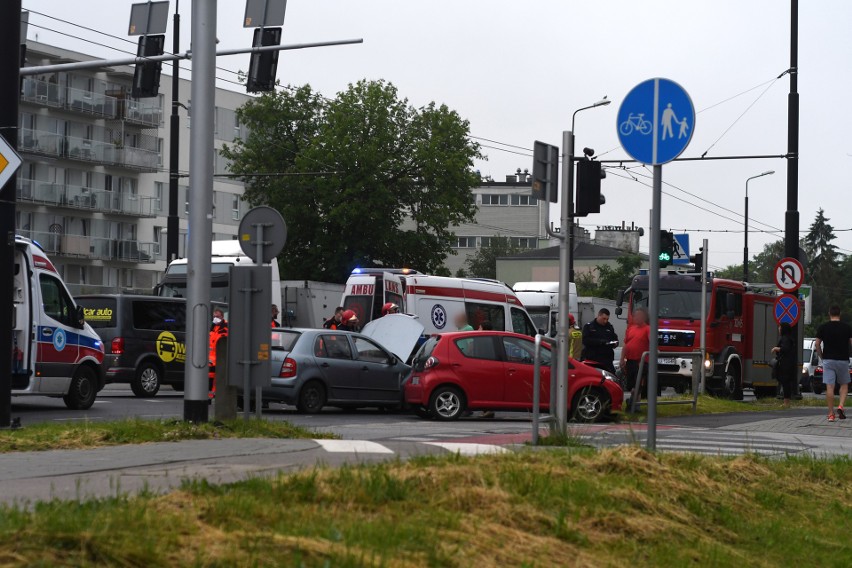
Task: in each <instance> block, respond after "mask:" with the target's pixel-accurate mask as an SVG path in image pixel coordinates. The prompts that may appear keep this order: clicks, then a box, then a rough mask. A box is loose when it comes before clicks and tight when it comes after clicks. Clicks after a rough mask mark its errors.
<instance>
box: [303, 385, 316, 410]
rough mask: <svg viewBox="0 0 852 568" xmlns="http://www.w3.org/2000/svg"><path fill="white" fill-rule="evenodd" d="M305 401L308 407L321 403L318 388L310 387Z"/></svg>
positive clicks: (314, 406)
mask: <svg viewBox="0 0 852 568" xmlns="http://www.w3.org/2000/svg"><path fill="white" fill-rule="evenodd" d="M305 402H306V403H307V404H306V405H305V406H307V407H308V408H316V406H317V404H319V392H317V389H308V391H307V392H306V393H305Z"/></svg>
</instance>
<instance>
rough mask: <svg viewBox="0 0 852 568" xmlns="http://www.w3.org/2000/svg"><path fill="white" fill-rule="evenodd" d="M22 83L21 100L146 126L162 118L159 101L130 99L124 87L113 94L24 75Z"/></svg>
mask: <svg viewBox="0 0 852 568" xmlns="http://www.w3.org/2000/svg"><path fill="white" fill-rule="evenodd" d="M22 83H23V84H22V87H21V100H22V101H23V102H28V103H33V104H36V105H40V106H46V107H51V108H59V109H64V110H67V111H70V112H74V113H80V114H85V115H88V116H94V117H97V118H104V119H107V120H124V121H126V122H128V123H131V124H136V125H139V126H143V127H148V128H156V127H158V126H159V125H160V122H161V121H162V117H163V110H162V109H161V108H160V107H159V103H158V102H156V101H154V102H146V101H145V100H139V99H131V98H129V97H128V96H127V93H126V92H125V91H119V92H118V93H120V95H121V96H112V95H108V94H105V93H98V92H95V91H87V90H83V89H75V88H72V87H65V86H63V85H60V84H58V83H56V82H52V81H49V80H48V81H45V80H42V79H36V78H33V77H24V79H23V82H22ZM113 94H116V93H113Z"/></svg>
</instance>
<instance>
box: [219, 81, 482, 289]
mask: <svg viewBox="0 0 852 568" xmlns="http://www.w3.org/2000/svg"><path fill="white" fill-rule="evenodd" d="M237 114H238V117H239V120H240V123H241V124H243V125H245V126H246V127H247V129H248V132H249V134H248V136H247V137H246V139H245V140H235V141H234V143H233V144H232V145H226V146H225V147H224V148H223V149H222V155H223V156H224V157H225V158H226V159H228V160H229V161H230V170H231V171H232V172H233V173H235V174H238V175H240V179H241V180H243V181H244V182H245V183H246V191H245V198H246V200H247V201H248V202H249V203H250V204H252V205H269V206H271V207H273V208H275V209H278V210H279V211H280V212H281V214H282V215H283V217H284V220H285V221H286V222H287V227H288V240H287V246H286V248H285V252H284V254H282V255H281V260H280V265H281V271H282V275H286V277H287V278H291V279H294V278H295V279H312V280H329V281H342V280H344V279H345V278H346V277H347V275H348V274H349V273H350V272H351V271H352V269H353V268H354V267H356V266H364V267H367V266H410V267H413V268H417V269H419V270H422V271H425V272H434V271H436V270H438V269H439V268H440V267H441V266H442V264H443V262H444V259H445V258H446V256H447V254H449V253H450V252H451V251H452V248H451V244H452V241H453V238H454V235H453V231H452V228H453V227H454V226H458V224H460V223H462V222H465V221H469V220H471V219H472V218H473V214H474V212H475V207H474V204H473V200H472V199H471V189H472V188H473V187H475V186H476V185H477V184H478V182H479V180H478V177H477V176H476V174H475V173H474V172H473V168H472V166H473V160H474V159H475V158H478V157H481V156H480V153H479V146H478V145H477V144H476V143H473V142H471V141H470V138H469V125H468V122H467V121H466V120H463V119H462V118H461V117H460V116H459V115H458V114H457V113H456V112H454V111H451V110H450V109H448V108H447V107H446V106H444V105H441V106H438V105H436V104H435V103H430V104H428V105H426V106H424V107H421V108H414V107H412V106H411V105H410V104H409V103H408V101H407V100H405V99H400V98H399V96H398V93H397V90H396V88H395V87H394V86H393V85H392V84H390V83H387V82H384V81H366V80H363V81H360V82H358V83H356V84H354V85H349V87H348V88H347V89H346V90H345V91H343V92H341V93H338V94H337V96H336V97H335V98H333V99H330V100H329V99H325V98H323V97H321V96H320V95H319V94H318V93H315V92H314V91H312V90H311V88H310V86H303V87H299V88H294V89H290V90H280V91H278V92H274V93H266V94H264V95H263V96H261V97H258V98H255V99H252V100H251V101H249V102H248V103H246V104H245V105H244V106H243V107H242V108H240V109H239V110H238V112H237ZM256 174H261V175H256ZM263 174H272V175H263Z"/></svg>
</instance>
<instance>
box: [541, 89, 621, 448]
mask: <svg viewBox="0 0 852 568" xmlns="http://www.w3.org/2000/svg"><path fill="white" fill-rule="evenodd" d="M610 102H611V101H608V100H606V99H602V100H600V101H598V102H596V103H595V104H593V105H589V106H586V107H583V108H579V109H577V110H575V111H574V114H573V115H572V116H571V130H568V131H565V132H563V133H562V152H563V154H562V206H561V215H560V220H561V227H562V240H561V241H560V243H559V323H558V325H557V333H556V345H557V350H556V363H557V364H556V372H557V373H558V374H557V386H556V395H557V398H556V405H555V407H556V427H557V430H558V431H559V432H560V433H564V432H565V431H566V429H567V428H568V370H569V369H568V351H569V349H568V347H569V346H568V310H569V308H568V306H569V305H570V304H569V294H570V287H571V281H572V280H573V267H574V250H573V246H574V227H573V225H574V119H575V118H576V116H577V113H578V112H580V111H582V110H587V109H590V108H595V107H599V106H606V105H608V104H609V103H610ZM565 231H568V233H567V234H566V233H565ZM551 404H553V401H551Z"/></svg>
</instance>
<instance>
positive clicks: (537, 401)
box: [532, 334, 556, 446]
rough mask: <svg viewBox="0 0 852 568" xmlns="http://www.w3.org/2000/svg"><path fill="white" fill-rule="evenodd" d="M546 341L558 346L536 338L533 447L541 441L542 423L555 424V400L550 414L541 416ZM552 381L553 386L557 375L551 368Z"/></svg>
mask: <svg viewBox="0 0 852 568" xmlns="http://www.w3.org/2000/svg"><path fill="white" fill-rule="evenodd" d="M542 341H544V342H546V343H547V344H548V345H550V346H551V347H552V346H554V345H555V344H556V342H555V341H553V340H552V339H549V338H547V337H545V336H543V335H541V334H536V336H535V350H534V355H533V417H532V445H533V446H537V445H538V439H539V428H540V424H541V423H542V422H548V423H550V424H553V422H554V416H553V408H554V401H553V398H551V400H550V405H549V406H548V408H549V409H550V412H549V414H547V415H546V416H544V417H542V416H541V342H542ZM553 357H554V355H553V350H552V349H551V360H553ZM550 375H551V377H550V379H551V381H550V382H551V386H552V385H553V382H554V379H555V378H556V373H555V372H554V371H553V369H552V368H551V371H550ZM552 396H553V389H552V388H551V397H552Z"/></svg>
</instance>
